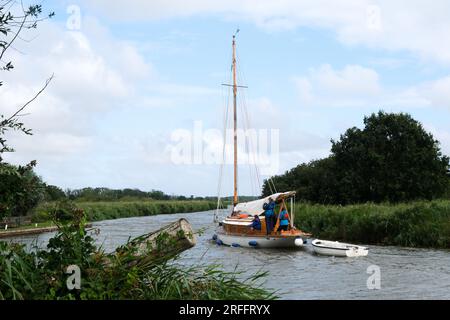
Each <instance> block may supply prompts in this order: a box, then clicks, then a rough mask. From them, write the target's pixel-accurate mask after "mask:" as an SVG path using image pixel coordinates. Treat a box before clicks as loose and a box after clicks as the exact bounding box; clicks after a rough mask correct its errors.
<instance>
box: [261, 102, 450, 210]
mask: <svg viewBox="0 0 450 320" xmlns="http://www.w3.org/2000/svg"><path fill="white" fill-rule="evenodd" d="M331 143H332V147H331V154H330V156H328V157H326V158H324V159H319V160H314V161H311V162H309V163H303V164H300V165H298V166H297V167H295V168H293V169H291V170H289V171H287V172H285V173H284V174H282V175H278V176H274V177H272V178H271V181H270V180H265V181H264V184H263V190H262V195H263V196H268V195H270V194H271V193H272V192H273V188H272V182H273V184H274V185H275V186H276V188H277V189H278V190H295V191H297V199H299V200H303V201H309V202H313V203H322V204H341V205H346V204H354V203H365V202H374V203H381V202H392V203H397V202H405V201H411V200H419V199H423V200H431V199H436V198H441V197H449V198H450V170H449V157H448V156H445V155H443V154H442V152H441V150H440V145H439V142H438V141H437V140H435V139H434V137H433V135H432V134H431V133H428V132H426V130H425V129H424V128H423V126H422V124H420V123H419V122H418V121H416V120H414V119H413V118H412V117H411V116H410V115H409V114H405V113H386V112H383V111H379V112H378V113H374V114H372V115H370V116H368V117H365V118H364V128H363V129H359V128H356V127H353V128H350V129H348V130H347V131H346V132H345V133H344V134H342V135H341V136H340V139H339V140H338V141H334V140H331Z"/></svg>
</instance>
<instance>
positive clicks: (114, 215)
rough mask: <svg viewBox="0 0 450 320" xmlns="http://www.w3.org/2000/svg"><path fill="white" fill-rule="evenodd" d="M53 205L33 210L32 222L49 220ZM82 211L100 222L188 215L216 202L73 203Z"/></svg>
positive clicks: (44, 204)
mask: <svg viewBox="0 0 450 320" xmlns="http://www.w3.org/2000/svg"><path fill="white" fill-rule="evenodd" d="M54 205H55V204H54V203H51V202H50V203H43V204H41V205H39V206H38V208H36V209H35V212H34V215H33V222H43V221H48V220H50V219H51V217H50V215H49V212H51V210H52V207H54ZM75 205H76V206H77V207H79V208H81V209H83V210H84V212H85V213H86V216H87V220H88V221H101V220H110V219H119V218H129V217H144V216H153V215H157V214H170V213H189V212H200V211H207V210H212V209H215V208H216V202H214V201H203V200H186V201H184V200H182V201H178V200H134V201H95V202H75Z"/></svg>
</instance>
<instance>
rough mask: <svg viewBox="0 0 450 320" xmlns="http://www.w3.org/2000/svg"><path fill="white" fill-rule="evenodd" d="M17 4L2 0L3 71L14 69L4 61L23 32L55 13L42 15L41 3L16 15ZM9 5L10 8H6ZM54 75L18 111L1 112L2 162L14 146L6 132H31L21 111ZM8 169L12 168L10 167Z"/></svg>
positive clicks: (0, 53) (0, 50)
mask: <svg viewBox="0 0 450 320" xmlns="http://www.w3.org/2000/svg"><path fill="white" fill-rule="evenodd" d="M14 4H15V2H14V1H10V0H4V1H0V34H1V35H2V36H3V38H2V39H0V61H1V62H2V63H3V64H4V65H3V66H0V70H1V71H3V72H10V71H12V70H13V69H14V65H13V62H12V61H7V62H4V58H5V57H6V56H5V55H6V53H7V51H8V49H10V48H11V47H12V45H13V44H14V43H15V42H16V41H17V40H18V39H21V37H20V35H21V33H22V32H23V31H24V30H26V29H35V28H36V27H37V25H38V22H40V21H42V20H44V19H47V18H51V17H53V16H54V13H53V12H52V13H50V14H49V15H47V16H45V17H43V16H42V6H41V5H31V6H29V7H28V9H25V8H23V6H22V10H21V11H22V12H21V14H18V15H15V14H13V13H12V11H11V10H12V7H13V5H14ZM22 5H23V4H22ZM6 7H8V9H6ZM52 79H53V76H51V77H50V78H49V79H48V80H47V81H46V83H45V85H44V87H43V88H42V89H41V90H40V91H38V92H37V93H36V94H35V96H34V97H32V98H31V99H30V100H28V101H27V102H25V103H24V104H23V105H22V106H21V107H19V108H18V109H17V111H16V112H15V113H14V114H12V115H11V116H9V117H6V116H5V115H3V114H0V164H2V162H3V158H2V154H3V153H4V152H12V151H14V150H13V148H11V147H10V146H8V145H7V142H6V139H5V133H6V132H7V131H9V130H16V131H21V132H23V133H25V134H27V135H30V134H31V130H30V129H26V128H25V126H24V124H23V123H22V122H20V121H19V119H20V117H21V116H22V114H21V112H22V111H23V110H24V109H25V108H26V107H27V106H28V105H30V104H31V103H32V102H33V101H34V100H36V99H37V97H38V96H39V95H40V94H41V93H42V92H43V91H44V90H45V89H46V88H47V86H48V85H49V83H50V82H51V80H52ZM0 86H3V82H2V81H0ZM1 170H3V171H5V170H7V168H6V167H4V166H3V168H2V167H0V171H1ZM8 170H12V168H9V169H8Z"/></svg>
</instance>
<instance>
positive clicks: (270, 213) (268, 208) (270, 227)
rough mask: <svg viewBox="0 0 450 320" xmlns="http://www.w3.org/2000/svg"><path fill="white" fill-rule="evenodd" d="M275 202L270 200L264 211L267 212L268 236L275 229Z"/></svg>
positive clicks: (264, 206) (265, 213)
mask: <svg viewBox="0 0 450 320" xmlns="http://www.w3.org/2000/svg"><path fill="white" fill-rule="evenodd" d="M275 205H276V203H275V201H273V199H272V198H269V203H264V205H263V209H264V210H265V212H264V215H265V216H266V232H267V235H269V234H270V233H271V232H272V230H273V227H274V224H273V217H274V215H275V213H274V209H275Z"/></svg>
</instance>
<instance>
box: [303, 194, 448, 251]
mask: <svg viewBox="0 0 450 320" xmlns="http://www.w3.org/2000/svg"><path fill="white" fill-rule="evenodd" d="M295 221H296V225H297V226H298V227H299V228H301V229H302V230H305V231H307V232H311V233H312V234H313V235H314V236H315V237H318V238H321V239H333V240H339V241H348V242H358V243H363V244H376V245H395V246H404V247H426V248H447V249H448V248H450V200H434V201H415V202H409V203H400V204H389V203H384V204H373V203H372V204H371V203H368V204H357V205H347V206H339V205H320V204H307V203H298V204H296V210H295Z"/></svg>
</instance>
